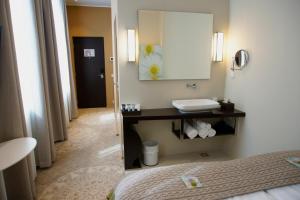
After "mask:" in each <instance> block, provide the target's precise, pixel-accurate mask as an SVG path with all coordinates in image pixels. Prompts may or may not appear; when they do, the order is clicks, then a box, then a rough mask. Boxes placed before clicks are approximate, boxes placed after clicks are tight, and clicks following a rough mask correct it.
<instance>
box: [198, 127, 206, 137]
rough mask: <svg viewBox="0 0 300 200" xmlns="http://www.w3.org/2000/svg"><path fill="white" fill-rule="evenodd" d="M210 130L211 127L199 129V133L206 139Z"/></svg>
mask: <svg viewBox="0 0 300 200" xmlns="http://www.w3.org/2000/svg"><path fill="white" fill-rule="evenodd" d="M208 131H209V129H206V128H204V129H200V130H199V131H198V135H199V136H200V137H201V138H202V139H205V138H206V137H207V136H208Z"/></svg>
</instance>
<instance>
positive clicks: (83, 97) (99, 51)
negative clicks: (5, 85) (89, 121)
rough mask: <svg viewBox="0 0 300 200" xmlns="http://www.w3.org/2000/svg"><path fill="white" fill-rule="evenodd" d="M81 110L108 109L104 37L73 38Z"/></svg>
mask: <svg viewBox="0 0 300 200" xmlns="http://www.w3.org/2000/svg"><path fill="white" fill-rule="evenodd" d="M73 43H74V57H75V69H76V88H77V99H78V107H79V108H95V107H106V90H105V60H104V38H103V37H73Z"/></svg>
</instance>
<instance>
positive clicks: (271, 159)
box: [115, 151, 300, 200]
mask: <svg viewBox="0 0 300 200" xmlns="http://www.w3.org/2000/svg"><path fill="white" fill-rule="evenodd" d="M292 156H295V157H300V151H293V152H280V153H272V154H265V155H259V156H254V157H250V158H246V159H237V160H232V161H223V162H211V163H190V164H183V165H174V166H168V167H159V168H153V169H147V170H141V171H139V172H137V173H134V174H131V175H129V176H128V177H126V178H125V179H123V180H122V181H121V183H120V184H119V185H118V187H117V188H116V190H115V199H116V200H138V199H155V200H160V199H185V200H196V199H207V200H213V199H224V198H228V197H233V196H238V195H243V194H247V193H252V192H256V191H261V190H266V189H271V188H275V187H281V186H286V185H292V184H297V183H300V169H299V168H297V167H296V166H294V165H292V164H290V163H289V162H287V161H286V158H288V157H292ZM182 175H192V176H196V177H198V178H199V180H200V181H201V183H203V187H201V188H195V189H187V188H186V187H185V185H184V183H183V182H182V180H181V176H182Z"/></svg>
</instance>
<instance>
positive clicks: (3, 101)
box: [0, 0, 35, 200]
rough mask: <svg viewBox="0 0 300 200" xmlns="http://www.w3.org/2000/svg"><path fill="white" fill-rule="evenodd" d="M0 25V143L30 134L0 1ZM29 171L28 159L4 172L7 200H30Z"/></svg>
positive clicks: (5, 9)
mask: <svg viewBox="0 0 300 200" xmlns="http://www.w3.org/2000/svg"><path fill="white" fill-rule="evenodd" d="M0 25H1V26H2V41H1V47H0V142H4V141H7V140H11V139H14V138H19V137H26V136H30V135H28V133H27V131H26V125H25V118H24V112H23V107H22V98H21V91H20V84H19V78H18V69H17V64H16V57H15V52H14V45H13V37H12V25H11V20H10V10H9V2H8V1H7V0H1V1H0ZM32 169H33V166H32V160H30V157H28V158H26V159H23V160H22V161H20V162H19V163H17V164H16V165H14V166H13V167H10V168H9V169H7V170H5V171H4V179H5V184H6V189H7V196H8V199H24V200H31V199H34V197H35V187H34V182H33V179H34V171H33V170H32Z"/></svg>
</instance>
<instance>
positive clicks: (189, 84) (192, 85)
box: [186, 83, 197, 89]
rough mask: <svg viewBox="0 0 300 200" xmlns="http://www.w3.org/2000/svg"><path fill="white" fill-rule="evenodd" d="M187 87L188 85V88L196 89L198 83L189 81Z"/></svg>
mask: <svg viewBox="0 0 300 200" xmlns="http://www.w3.org/2000/svg"><path fill="white" fill-rule="evenodd" d="M186 87H187V88H193V89H196V88H197V83H187V84H186Z"/></svg>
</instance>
